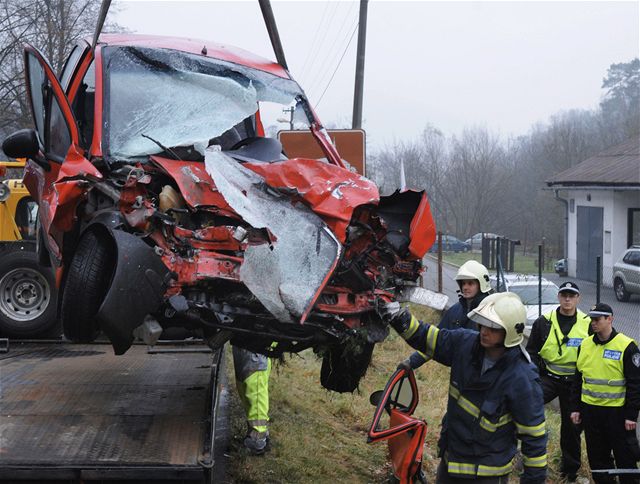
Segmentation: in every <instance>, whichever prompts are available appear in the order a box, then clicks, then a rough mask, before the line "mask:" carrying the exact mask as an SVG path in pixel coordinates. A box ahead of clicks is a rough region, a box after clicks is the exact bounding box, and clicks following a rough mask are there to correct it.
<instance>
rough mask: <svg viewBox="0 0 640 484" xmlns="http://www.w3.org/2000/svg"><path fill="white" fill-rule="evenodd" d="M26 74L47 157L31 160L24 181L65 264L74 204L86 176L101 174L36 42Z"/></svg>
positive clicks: (27, 55)
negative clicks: (66, 235)
mask: <svg viewBox="0 0 640 484" xmlns="http://www.w3.org/2000/svg"><path fill="white" fill-rule="evenodd" d="M25 74H26V79H27V94H28V97H29V100H30V104H31V114H32V117H33V121H34V124H35V127H36V132H37V134H38V139H39V143H40V151H41V154H42V155H43V156H42V160H40V161H39V162H36V161H34V160H29V161H28V163H27V165H26V167H25V174H24V183H25V185H26V186H27V189H28V190H29V192H30V193H31V195H32V196H33V197H34V198H35V199H36V200H37V202H38V207H39V216H40V224H41V229H42V231H43V235H44V237H43V239H44V242H45V243H46V245H47V247H48V249H49V253H50V255H51V256H52V259H53V260H54V261H55V262H57V263H58V265H60V261H61V259H62V253H61V247H62V237H63V234H64V232H66V231H68V230H70V229H71V227H72V223H73V220H74V217H75V208H76V207H77V205H78V203H79V202H80V201H81V200H82V198H83V197H84V195H85V189H84V185H85V184H86V182H85V181H84V180H82V178H86V177H87V176H93V177H95V178H98V179H100V178H102V175H101V174H100V172H99V171H98V170H97V169H96V168H95V167H94V166H93V165H92V164H91V163H90V162H89V161H88V160H87V159H86V158H85V157H84V152H83V150H82V148H81V147H80V145H79V134H78V126H77V124H76V121H75V118H74V115H73V112H72V110H71V106H70V104H69V100H68V99H67V97H66V95H65V93H64V90H63V89H62V87H61V85H60V82H59V81H58V79H57V77H56V75H55V73H54V72H53V70H52V68H51V66H50V65H49V63H48V62H47V60H46V58H45V57H44V56H43V55H42V53H41V52H40V51H38V49H36V48H35V47H33V46H31V45H27V46H26V47H25Z"/></svg>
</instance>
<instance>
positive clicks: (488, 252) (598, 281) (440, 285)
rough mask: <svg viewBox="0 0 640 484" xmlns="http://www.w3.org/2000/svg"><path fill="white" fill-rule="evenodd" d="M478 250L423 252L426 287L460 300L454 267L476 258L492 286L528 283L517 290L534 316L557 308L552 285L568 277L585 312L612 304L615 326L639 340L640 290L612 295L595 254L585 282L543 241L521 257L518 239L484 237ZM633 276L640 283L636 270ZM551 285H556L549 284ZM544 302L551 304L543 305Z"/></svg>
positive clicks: (607, 273) (609, 275) (609, 276)
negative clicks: (482, 266)
mask: <svg viewBox="0 0 640 484" xmlns="http://www.w3.org/2000/svg"><path fill="white" fill-rule="evenodd" d="M482 248H483V250H482V251H481V252H469V253H465V254H454V253H452V252H441V251H437V252H436V253H434V254H431V255H429V256H427V258H425V263H426V265H427V271H426V273H425V276H424V278H423V279H424V285H425V287H427V288H429V289H432V290H435V291H439V292H442V293H444V294H446V295H448V296H449V301H450V304H453V303H455V302H456V301H457V300H458V298H457V290H458V285H457V282H456V281H455V275H456V272H457V269H458V266H459V265H461V264H462V263H463V262H464V261H465V260H470V259H474V260H477V261H479V262H483V263H484V265H485V266H486V267H487V268H488V269H489V272H490V275H491V283H492V286H493V287H494V288H495V289H496V290H498V291H503V290H505V289H510V290H512V291H515V285H514V284H513V282H514V281H521V282H520V283H519V285H521V286H528V287H526V288H522V289H521V290H522V292H523V294H522V296H521V299H523V302H525V304H527V306H528V309H529V311H530V313H531V312H533V313H534V314H533V315H534V316H535V315H536V313H537V314H539V313H541V312H545V311H548V310H550V309H552V306H556V307H557V304H558V302H557V296H556V295H555V294H557V288H556V287H555V286H559V285H560V284H562V283H563V282H565V281H572V282H574V283H576V285H577V286H578V287H579V288H580V302H579V304H578V307H579V309H580V310H582V311H584V312H588V311H589V309H590V308H591V306H593V305H594V304H596V303H597V302H603V303H606V304H608V305H610V306H611V308H612V309H613V317H614V321H613V325H614V327H615V328H616V329H617V330H618V331H620V332H622V333H625V334H626V335H628V336H630V337H632V338H634V339H635V340H636V341H638V342H640V294H630V295H629V298H628V300H625V299H627V298H626V297H622V298H620V293H619V294H618V297H616V293H615V290H614V277H613V276H614V273H613V270H612V268H610V267H603V266H602V263H601V260H600V258H599V257H598V258H596V259H594V260H593V261H592V264H593V266H594V267H595V271H590V273H595V278H593V279H594V280H587V279H578V278H576V277H572V276H569V275H568V272H569V273H572V274H574V273H575V271H571V270H569V271H568V272H567V266H566V263H565V265H564V267H563V266H562V264H556V262H557V259H555V258H553V257H550V254H549V251H548V250H547V249H545V247H544V244H543V243H542V242H541V243H540V244H539V245H538V251H537V254H536V255H533V256H531V255H528V256H526V257H524V256H523V254H522V251H520V250H518V249H519V246H518V244H517V242H516V241H509V240H508V239H502V240H500V239H491V240H490V241H488V242H487V241H486V240H485V242H483V247H482ZM554 265H555V266H556V267H555V268H554ZM523 268H524V270H523ZM556 268H557V272H556V270H555V269H556ZM569 269H571V268H569ZM638 270H640V268H638ZM635 276H636V277H637V278H638V282H639V283H640V273H638V274H636V275H635ZM522 281H526V283H522ZM552 284H555V286H550V285H552ZM525 291H526V292H525ZM532 296H533V297H532ZM524 299H526V300H524ZM619 299H623V300H619ZM547 302H549V303H550V304H548V305H547V304H545V303H547ZM532 306H533V307H534V309H533V310H532ZM535 306H537V311H535V309H536V308H535Z"/></svg>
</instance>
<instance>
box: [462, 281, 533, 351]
mask: <svg viewBox="0 0 640 484" xmlns="http://www.w3.org/2000/svg"><path fill="white" fill-rule="evenodd" d="M467 317H468V318H469V319H470V320H472V321H475V322H476V323H478V324H479V325H481V326H487V327H489V328H501V329H504V330H505V331H506V333H507V334H506V336H505V337H504V345H505V346H506V347H507V348H511V347H513V346H517V345H519V344H520V343H522V340H523V339H524V334H523V333H524V326H525V321H526V320H527V310H526V309H525V307H524V304H522V301H521V300H520V298H519V297H518V295H517V294H514V293H512V292H499V293H497V294H491V295H489V296H487V297H485V298H484V299H483V300H482V301H481V302H480V304H479V305H478V307H477V308H475V309H474V310H473V311H471V312H470V313H469V314H467Z"/></svg>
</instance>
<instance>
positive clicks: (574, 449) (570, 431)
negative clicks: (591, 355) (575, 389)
mask: <svg viewBox="0 0 640 484" xmlns="http://www.w3.org/2000/svg"><path fill="white" fill-rule="evenodd" d="M540 380H541V381H542V392H543V395H544V403H545V404H546V403H549V402H550V401H551V400H553V399H554V398H556V397H558V400H559V401H560V450H561V451H562V460H561V462H560V473H561V474H563V475H564V476H567V477H573V476H575V474H576V473H577V472H578V469H580V433H581V432H582V428H581V426H580V427H579V426H576V425H574V424H573V423H572V422H571V404H570V393H571V382H570V381H569V379H563V380H558V379H555V378H552V377H550V376H548V375H545V374H544V372H542V374H541V375H540Z"/></svg>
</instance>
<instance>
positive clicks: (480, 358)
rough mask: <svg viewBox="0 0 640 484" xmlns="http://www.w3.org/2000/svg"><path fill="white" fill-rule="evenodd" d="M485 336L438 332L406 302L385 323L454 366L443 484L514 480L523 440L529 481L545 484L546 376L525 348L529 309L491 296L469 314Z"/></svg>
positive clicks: (506, 296)
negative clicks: (542, 377) (513, 463)
mask: <svg viewBox="0 0 640 484" xmlns="http://www.w3.org/2000/svg"><path fill="white" fill-rule="evenodd" d="M468 316H469V318H470V319H471V320H472V321H474V322H475V323H477V324H478V325H479V327H480V333H478V332H477V331H473V330H469V329H462V330H455V331H451V330H447V329H442V330H440V329H438V328H437V327H435V326H431V325H429V324H425V323H423V322H421V321H418V320H417V319H416V318H415V317H413V316H412V315H411V314H410V313H409V312H408V311H407V310H403V311H401V310H400V306H399V304H398V303H389V304H387V305H386V306H385V307H384V310H383V318H384V319H385V320H387V321H388V322H389V323H390V325H391V326H392V327H393V328H394V329H395V330H396V331H397V332H398V333H399V334H400V336H402V338H404V339H405V340H406V341H407V343H408V344H409V345H411V346H412V347H413V348H415V349H417V350H418V351H420V352H421V353H423V354H424V355H425V356H426V357H427V358H428V359H434V360H436V361H437V362H439V363H441V364H443V365H446V366H449V367H451V377H450V382H449V383H450V385H449V401H448V403H447V415H446V419H444V421H443V426H442V432H441V435H440V441H439V448H440V457H441V461H440V466H439V467H438V476H437V481H436V482H437V483H455V482H468V479H476V480H477V481H482V482H483V483H487V484H488V483H503V482H504V483H506V482H508V477H509V474H510V472H511V470H512V469H511V467H512V466H511V460H512V459H513V456H514V455H515V453H516V444H517V440H516V439H520V440H521V442H522V453H523V463H524V473H523V475H522V477H521V481H520V482H521V483H543V482H545V477H546V468H547V455H546V443H547V435H546V430H545V419H544V406H543V403H542V390H541V387H540V382H539V378H538V372H537V371H536V369H535V367H534V366H533V365H532V364H531V363H530V361H529V359H528V357H527V356H526V355H525V353H524V352H523V350H522V348H521V347H520V343H521V342H522V340H523V331H524V322H525V319H526V311H525V308H524V306H523V304H522V302H521V301H520V298H519V297H518V296H517V295H515V294H513V293H508V292H506V293H500V294H492V295H490V296H487V297H486V298H485V299H484V300H483V301H482V302H481V303H480V304H479V305H478V307H477V308H476V309H475V310H473V311H471V312H470V313H469V315H468Z"/></svg>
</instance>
